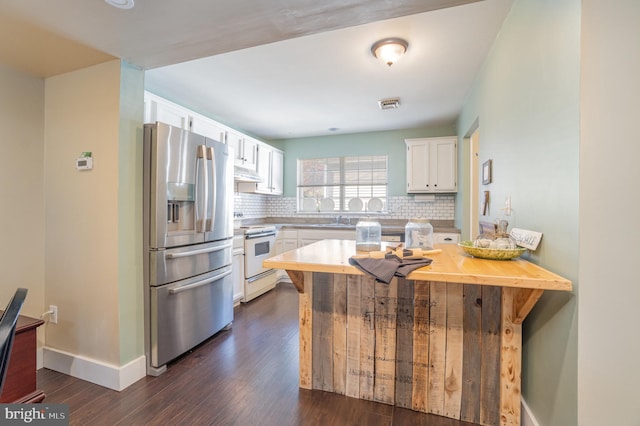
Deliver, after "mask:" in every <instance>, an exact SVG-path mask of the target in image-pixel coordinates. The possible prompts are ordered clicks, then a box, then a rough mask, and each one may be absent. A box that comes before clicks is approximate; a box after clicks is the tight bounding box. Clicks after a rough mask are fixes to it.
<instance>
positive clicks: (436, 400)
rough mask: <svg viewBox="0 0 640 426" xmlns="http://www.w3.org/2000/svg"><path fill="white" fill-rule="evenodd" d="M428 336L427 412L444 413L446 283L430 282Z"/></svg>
mask: <svg viewBox="0 0 640 426" xmlns="http://www.w3.org/2000/svg"><path fill="white" fill-rule="evenodd" d="M430 298H431V310H430V321H429V322H430V329H429V330H430V334H431V335H430V336H429V412H430V413H433V414H438V415H444V381H445V356H446V347H447V284H445V283H441V282H431V289H430Z"/></svg>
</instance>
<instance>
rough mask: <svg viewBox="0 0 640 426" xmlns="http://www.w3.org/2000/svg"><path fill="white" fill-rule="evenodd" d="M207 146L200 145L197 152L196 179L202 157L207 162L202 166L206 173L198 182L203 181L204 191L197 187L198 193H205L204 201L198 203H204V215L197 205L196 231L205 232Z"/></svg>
mask: <svg viewBox="0 0 640 426" xmlns="http://www.w3.org/2000/svg"><path fill="white" fill-rule="evenodd" d="M206 148H207V147H206V146H205V145H198V154H197V159H196V179H198V171H199V168H200V167H199V166H198V164H199V161H200V160H201V159H202V161H204V162H205V164H204V167H203V168H202V170H203V174H204V179H202V180H200V181H198V180H196V182H197V183H196V184H200V183H201V182H203V183H202V185H204V191H198V189H197V188H196V194H197V193H198V192H200V193H202V194H204V195H203V198H204V200H202V203H200V202H198V203H197V204H201V205H202V211H203V213H202V216H199V215H198V206H196V232H205V230H206V228H207V206H208V204H209V167H208V165H207V164H206V162H207V150H206Z"/></svg>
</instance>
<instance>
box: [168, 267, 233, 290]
mask: <svg viewBox="0 0 640 426" xmlns="http://www.w3.org/2000/svg"><path fill="white" fill-rule="evenodd" d="M231 272H232V271H225V272H223V273H221V274H218V275H214V276H213V277H211V278H206V279H204V280H201V281H196V282H195V283H192V284H187V285H183V286H181V287H176V288H172V289H169V294H178V293H182V292H183V291H189V290H193V289H194V288H198V287H202V286H204V285H207V284H211V283H212V282H214V281H218V280H220V279H222V278H224V277H226V276H227V275H231Z"/></svg>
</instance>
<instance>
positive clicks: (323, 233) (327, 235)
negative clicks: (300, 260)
mask: <svg viewBox="0 0 640 426" xmlns="http://www.w3.org/2000/svg"><path fill="white" fill-rule="evenodd" d="M355 239H356V231H355V230H354V229H350V230H344V231H336V230H331V229H317V230H316V229H301V230H299V231H298V247H303V246H306V245H309V244H312V243H315V242H316V241H320V240H354V241H355Z"/></svg>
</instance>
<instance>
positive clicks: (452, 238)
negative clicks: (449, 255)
mask: <svg viewBox="0 0 640 426" xmlns="http://www.w3.org/2000/svg"><path fill="white" fill-rule="evenodd" d="M433 242H434V243H435V244H458V243H459V242H460V234H456V233H453V232H451V233H448V232H434V233H433Z"/></svg>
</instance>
